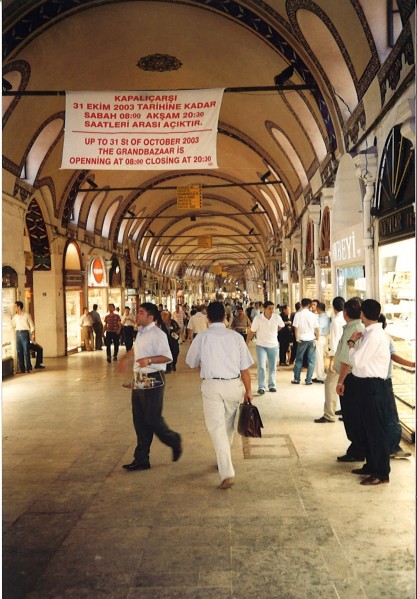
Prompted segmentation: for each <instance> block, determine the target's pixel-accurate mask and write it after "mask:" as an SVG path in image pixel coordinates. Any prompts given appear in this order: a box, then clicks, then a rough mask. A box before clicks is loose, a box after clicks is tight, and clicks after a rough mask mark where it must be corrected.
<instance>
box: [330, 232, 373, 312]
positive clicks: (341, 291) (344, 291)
mask: <svg viewBox="0 0 417 599" xmlns="http://www.w3.org/2000/svg"><path fill="white" fill-rule="evenodd" d="M362 238H363V234H362V224H358V225H356V226H352V227H350V228H349V229H345V230H341V231H339V232H338V234H337V236H334V238H333V244H332V261H333V264H334V268H335V272H336V281H335V282H336V295H338V296H341V297H343V298H344V299H345V300H348V299H350V298H352V297H359V298H360V299H361V300H364V299H365V295H366V280H365V261H364V256H363V247H362V245H363V244H362Z"/></svg>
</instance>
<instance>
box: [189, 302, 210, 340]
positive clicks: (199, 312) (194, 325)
mask: <svg viewBox="0 0 417 599" xmlns="http://www.w3.org/2000/svg"><path fill="white" fill-rule="evenodd" d="M195 310H196V312H195V314H193V315H192V316H191V318H190V320H189V321H188V325H187V330H188V331H189V332H188V338H189V339H194V337H195V336H196V335H197V334H198V333H201V331H205V330H206V329H208V320H207V316H206V315H205V314H203V306H196V307H195Z"/></svg>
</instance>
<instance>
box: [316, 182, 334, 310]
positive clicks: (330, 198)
mask: <svg viewBox="0 0 417 599" xmlns="http://www.w3.org/2000/svg"><path fill="white" fill-rule="evenodd" d="M333 202H334V187H324V188H323V189H322V191H321V198H320V206H321V213H322V214H324V210H325V208H328V209H329V212H330V248H329V252H330V279H331V284H332V296H333V297H336V267H335V266H334V264H333V259H332V243H333V232H332V222H333V214H332V212H333ZM320 299H322V298H320Z"/></svg>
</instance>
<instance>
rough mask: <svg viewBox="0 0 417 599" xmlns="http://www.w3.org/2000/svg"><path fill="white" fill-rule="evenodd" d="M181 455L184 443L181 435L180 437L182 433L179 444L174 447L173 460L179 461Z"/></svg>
mask: <svg viewBox="0 0 417 599" xmlns="http://www.w3.org/2000/svg"><path fill="white" fill-rule="evenodd" d="M181 455H182V443H181V437H180V435H178V445H175V447H173V448H172V461H173V462H178V460H179V459H180V457H181Z"/></svg>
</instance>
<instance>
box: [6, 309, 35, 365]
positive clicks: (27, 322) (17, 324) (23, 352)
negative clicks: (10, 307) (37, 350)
mask: <svg viewBox="0 0 417 599" xmlns="http://www.w3.org/2000/svg"><path fill="white" fill-rule="evenodd" d="M14 311H15V313H14V315H13V317H12V322H11V324H12V327H13V328H14V330H15V331H16V352H17V359H18V362H19V370H20V372H21V373H24V372H29V373H31V372H33V370H32V362H31V361H30V349H29V344H30V342H31V341H32V343H35V325H34V324H33V320H32V317H31V315H30V314H29V313H28V312H25V311H24V310H23V303H22V302H21V301H16V302H15V303H14Z"/></svg>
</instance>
